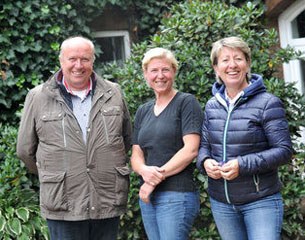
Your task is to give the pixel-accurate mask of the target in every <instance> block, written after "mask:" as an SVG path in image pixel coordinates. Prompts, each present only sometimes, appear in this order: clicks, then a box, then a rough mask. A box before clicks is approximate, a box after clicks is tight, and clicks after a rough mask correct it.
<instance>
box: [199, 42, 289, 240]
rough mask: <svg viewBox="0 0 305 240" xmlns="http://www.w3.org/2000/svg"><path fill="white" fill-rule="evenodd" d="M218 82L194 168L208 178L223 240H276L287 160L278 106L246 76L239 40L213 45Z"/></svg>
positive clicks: (258, 81)
mask: <svg viewBox="0 0 305 240" xmlns="http://www.w3.org/2000/svg"><path fill="white" fill-rule="evenodd" d="M211 61H212V65H213V68H214V71H215V74H216V78H217V81H216V82H215V84H214V85H213V89H212V92H213V95H214V97H212V98H211V99H210V100H209V101H208V102H207V104H206V107H205V119H204V122H203V126H202V137H201V146H200V150H199V155H198V161H197V167H198V168H199V169H200V170H201V171H202V172H204V173H206V174H207V175H208V183H209V186H208V192H209V195H210V201H211V209H212V213H213V217H214V220H215V222H216V225H217V228H218V231H219V234H220V236H221V238H222V239H224V240H244V239H245V240H247V239H249V240H252V239H256V240H259V239H260V240H264V239H266V240H267V239H268V240H278V239H280V235H281V228H282V221H283V201H282V196H281V194H280V189H281V182H280V180H279V177H278V167H279V166H280V165H283V164H286V163H288V162H289V161H290V160H291V156H292V143H291V139H290V134H289V130H288V123H287V120H286V117H285V110H284V107H283V104H282V102H281V101H280V99H279V98H277V97H276V96H274V95H272V94H270V93H267V92H266V87H265V86H264V83H263V78H262V77H261V76H260V75H257V74H251V73H250V65H251V51H250V49H249V47H248V45H247V43H245V42H244V41H243V40H242V39H240V38H238V37H228V38H224V39H221V40H219V41H217V42H215V43H214V44H213V48H212V52H211Z"/></svg>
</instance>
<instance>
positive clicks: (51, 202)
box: [39, 170, 68, 211]
mask: <svg viewBox="0 0 305 240" xmlns="http://www.w3.org/2000/svg"><path fill="white" fill-rule="evenodd" d="M65 175H66V172H59V171H56V172H49V171H45V170H40V171H39V179H40V204H41V206H42V207H43V208H45V209H47V210H49V211H67V210H68V203H67V199H66V197H65Z"/></svg>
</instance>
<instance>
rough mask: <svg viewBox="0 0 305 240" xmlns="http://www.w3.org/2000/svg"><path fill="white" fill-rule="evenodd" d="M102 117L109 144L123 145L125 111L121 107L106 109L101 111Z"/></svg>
mask: <svg viewBox="0 0 305 240" xmlns="http://www.w3.org/2000/svg"><path fill="white" fill-rule="evenodd" d="M101 117H102V120H103V124H104V129H105V137H106V141H107V143H108V144H111V145H116V144H122V143H123V138H122V136H121V135H122V126H123V110H122V108H121V107H120V106H111V107H106V108H104V109H103V110H101Z"/></svg>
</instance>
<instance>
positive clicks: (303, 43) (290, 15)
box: [279, 0, 305, 93]
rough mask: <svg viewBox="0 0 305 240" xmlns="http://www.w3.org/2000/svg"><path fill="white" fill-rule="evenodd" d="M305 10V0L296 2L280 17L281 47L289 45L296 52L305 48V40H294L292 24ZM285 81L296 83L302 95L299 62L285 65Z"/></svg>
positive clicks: (293, 61) (295, 61)
mask: <svg viewBox="0 0 305 240" xmlns="http://www.w3.org/2000/svg"><path fill="white" fill-rule="evenodd" d="M304 9H305V0H298V1H296V2H294V3H293V4H292V5H291V6H290V7H289V8H288V9H286V10H285V11H284V12H283V13H282V14H281V15H280V16H279V32H280V42H281V47H282V48H286V47H287V46H288V45H289V46H292V47H294V48H295V49H296V50H301V49H303V50H304V48H305V38H298V39H293V38H292V28H291V22H292V21H293V20H294V19H295V17H296V16H298V15H299V14H300V13H301V12H302V11H304ZM283 68H284V79H285V81H287V82H296V87H297V89H298V90H299V91H300V93H302V85H301V76H300V72H301V69H300V65H299V62H298V61H297V60H292V61H290V62H289V63H284V65H283Z"/></svg>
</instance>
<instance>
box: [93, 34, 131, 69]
mask: <svg viewBox="0 0 305 240" xmlns="http://www.w3.org/2000/svg"><path fill="white" fill-rule="evenodd" d="M93 36H94V38H95V40H96V44H98V45H99V46H100V48H101V50H102V54H100V56H99V57H98V58H97V59H96V61H99V62H103V63H107V62H113V61H115V62H117V63H118V64H123V63H124V61H125V60H126V59H128V58H129V56H130V40H129V33H128V31H101V32H95V33H94V35H93Z"/></svg>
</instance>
